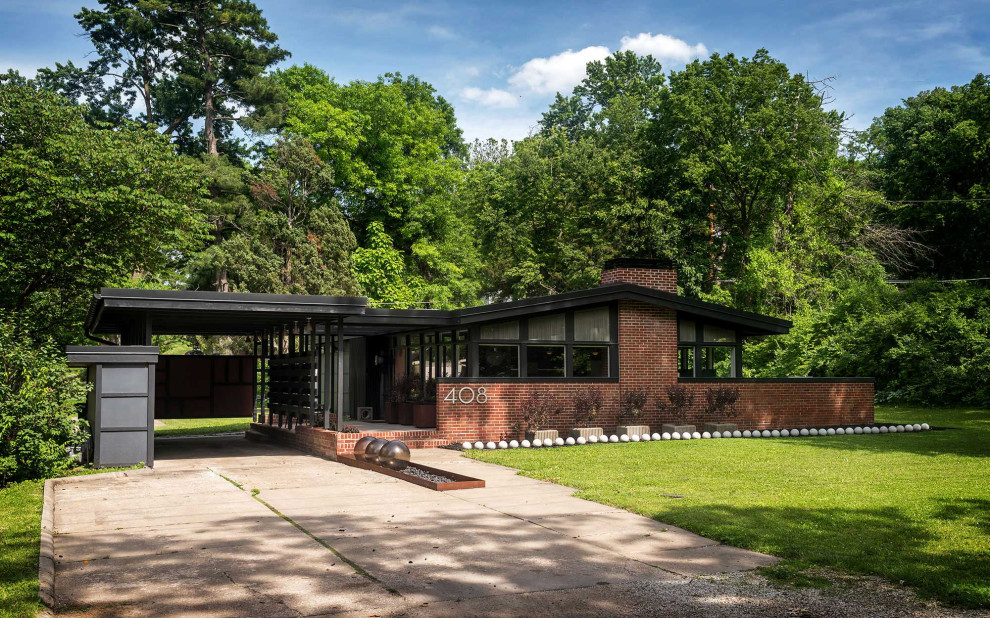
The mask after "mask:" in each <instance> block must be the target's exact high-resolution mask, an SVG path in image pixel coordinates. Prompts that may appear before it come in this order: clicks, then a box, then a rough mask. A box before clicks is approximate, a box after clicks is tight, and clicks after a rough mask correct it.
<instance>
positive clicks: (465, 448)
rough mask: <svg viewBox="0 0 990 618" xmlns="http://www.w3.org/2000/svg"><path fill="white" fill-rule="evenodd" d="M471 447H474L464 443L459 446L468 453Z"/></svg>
mask: <svg viewBox="0 0 990 618" xmlns="http://www.w3.org/2000/svg"><path fill="white" fill-rule="evenodd" d="M473 446H474V445H473V444H471V443H470V442H465V443H463V444H461V448H462V449H464V450H465V451H470V450H471V447H473Z"/></svg>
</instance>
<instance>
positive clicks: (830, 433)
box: [825, 427, 835, 436]
mask: <svg viewBox="0 0 990 618" xmlns="http://www.w3.org/2000/svg"><path fill="white" fill-rule="evenodd" d="M825 432H826V433H827V434H828V435H830V436H834V435H835V430H834V429H832V428H831V427H829V428H828V429H826V430H825Z"/></svg>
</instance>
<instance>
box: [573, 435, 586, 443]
mask: <svg viewBox="0 0 990 618" xmlns="http://www.w3.org/2000/svg"><path fill="white" fill-rule="evenodd" d="M575 442H577V443H578V444H585V443H586V442H587V440H585V439H584V436H578V437H577V440H575Z"/></svg>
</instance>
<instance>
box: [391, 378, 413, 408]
mask: <svg viewBox="0 0 990 618" xmlns="http://www.w3.org/2000/svg"><path fill="white" fill-rule="evenodd" d="M413 387H414V384H413V381H412V380H411V379H410V378H409V377H407V376H399V377H397V378H395V379H394V380H392V386H391V387H390V388H389V389H388V400H389V402H390V403H403V402H406V401H409V400H410V399H411V398H412V391H413Z"/></svg>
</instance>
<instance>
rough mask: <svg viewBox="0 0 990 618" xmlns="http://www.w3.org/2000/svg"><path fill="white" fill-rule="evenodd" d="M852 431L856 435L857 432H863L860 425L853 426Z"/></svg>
mask: <svg viewBox="0 0 990 618" xmlns="http://www.w3.org/2000/svg"><path fill="white" fill-rule="evenodd" d="M853 433H855V434H856V435H857V436H858V435H859V434H861V433H863V428H862V427H855V428H853Z"/></svg>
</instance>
